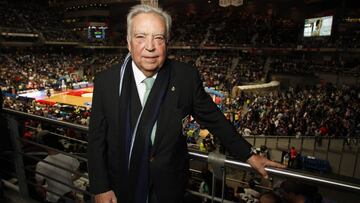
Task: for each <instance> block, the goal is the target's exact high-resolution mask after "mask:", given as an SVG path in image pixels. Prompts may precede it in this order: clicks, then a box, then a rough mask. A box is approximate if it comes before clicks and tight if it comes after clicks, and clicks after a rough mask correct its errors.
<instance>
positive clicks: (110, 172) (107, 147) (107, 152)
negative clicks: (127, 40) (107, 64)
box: [88, 59, 251, 203]
mask: <svg viewBox="0 0 360 203" xmlns="http://www.w3.org/2000/svg"><path fill="white" fill-rule="evenodd" d="M129 64H131V62H129ZM164 66H167V67H169V68H170V69H171V75H170V82H169V86H168V90H167V92H166V97H165V100H164V103H163V105H162V106H161V109H160V114H159V118H158V120H157V131H156V136H155V141H154V146H153V158H152V159H151V162H150V176H151V179H152V181H153V187H154V191H155V194H156V195H157V198H158V199H159V202H166V203H169V202H181V200H182V197H183V194H184V190H185V186H186V183H187V178H188V173H189V172H188V171H189V170H188V167H189V164H188V150H187V144H186V137H185V136H183V134H182V119H183V118H184V117H186V116H187V115H192V116H193V117H194V118H195V119H196V120H197V121H198V122H199V123H200V124H201V125H203V126H205V127H206V128H207V129H208V130H209V131H210V132H211V133H212V134H214V135H215V136H217V137H218V138H219V139H220V140H221V141H222V143H223V144H224V146H225V147H226V149H227V150H229V151H230V152H231V153H232V155H233V156H235V157H238V158H239V159H240V160H242V161H245V159H246V157H247V156H248V154H249V152H250V148H251V145H250V144H249V143H248V142H246V141H245V140H244V139H243V138H242V137H241V136H240V135H239V134H238V133H237V132H236V130H235V128H234V127H233V126H232V125H231V123H230V122H229V121H228V120H227V119H226V118H225V117H224V115H223V113H222V112H221V111H220V110H219V108H218V107H217V106H216V105H215V104H214V103H213V102H212V100H211V98H210V96H209V95H208V94H207V93H206V92H205V90H204V87H203V85H202V81H201V80H200V76H199V73H198V72H197V70H196V69H195V68H193V67H191V66H189V65H186V64H184V63H180V62H176V61H172V60H169V59H168V60H166V62H165V63H164ZM120 67H121V66H120V65H119V64H118V65H115V66H113V67H112V68H110V69H109V70H106V71H104V72H102V73H100V74H99V75H97V76H96V79H95V88H94V95H93V103H92V110H91V111H92V112H91V120H90V130H89V139H88V141H89V144H88V159H89V161H88V166H89V178H90V188H91V189H90V190H91V192H92V193H95V194H98V193H102V192H106V191H108V190H114V191H115V192H116V194H117V198H118V201H119V202H121V191H122V189H123V188H124V187H126V186H122V185H121V183H122V178H121V176H120V173H119V166H120V165H122V164H127V163H121V160H120V158H119V154H120V153H121V150H120V146H123V145H122V143H121V141H120V140H121V139H120V137H121V136H122V135H121V134H119V132H120V130H119V129H118V126H119V125H118V122H119V114H120V113H121V112H118V111H119V110H118V109H119V105H118V102H119V101H118V98H119V80H120V79H119V77H120Z"/></svg>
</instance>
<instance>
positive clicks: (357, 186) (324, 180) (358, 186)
mask: <svg viewBox="0 0 360 203" xmlns="http://www.w3.org/2000/svg"><path fill="white" fill-rule="evenodd" d="M3 110H4V112H5V113H8V114H12V115H16V116H21V117H25V118H31V119H35V120H40V121H45V122H49V123H52V124H56V125H59V126H64V127H71V128H74V129H76V130H79V131H82V132H88V127H86V126H81V125H77V124H73V123H68V122H64V121H58V120H54V119H50V118H45V117H41V116H38V115H33V114H29V113H25V112H20V111H16V110H12V109H8V108H4V109H3ZM189 155H190V156H191V157H195V158H200V159H202V160H206V161H207V160H208V155H207V154H203V153H199V152H196V151H190V152H189ZM225 165H226V166H236V167H240V168H244V169H250V168H251V166H250V165H249V164H247V163H244V162H239V161H235V160H232V159H229V157H228V158H226V159H225ZM266 171H267V172H269V173H270V174H274V175H279V176H285V177H288V178H296V179H302V180H307V181H312V182H315V183H320V184H327V185H331V186H337V187H341V188H343V189H347V190H357V191H360V183H349V182H345V181H341V180H338V179H335V178H329V177H320V176H315V175H312V174H308V173H303V172H299V171H294V170H288V169H276V168H270V167H267V168H266Z"/></svg>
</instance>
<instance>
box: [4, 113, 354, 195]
mask: <svg viewBox="0 0 360 203" xmlns="http://www.w3.org/2000/svg"><path fill="white" fill-rule="evenodd" d="M3 112H4V113H5V114H6V115H7V118H8V121H9V125H10V130H11V136H12V141H13V142H14V143H15V151H16V154H18V156H17V158H16V159H15V165H16V175H17V179H18V186H13V187H15V188H17V187H18V188H19V192H20V193H21V194H22V195H24V196H28V189H27V184H26V183H27V182H28V181H29V180H27V179H26V176H25V167H24V165H23V159H22V158H23V156H27V155H25V154H24V153H23V152H22V151H21V148H20V147H19V146H20V142H27V143H31V144H34V145H37V146H39V147H43V148H45V149H46V148H48V147H47V146H41V144H38V143H36V142H32V141H28V140H25V141H24V140H22V139H20V137H21V136H20V133H19V123H18V120H22V119H29V120H35V121H39V122H46V123H49V124H53V125H56V126H59V127H63V128H72V129H74V130H77V131H79V132H82V133H87V132H88V127H86V126H82V125H77V124H73V123H68V122H63V121H58V120H54V119H50V118H45V117H42V116H37V115H33V114H29V113H25V112H20V111H16V110H12V109H4V110H3ZM72 139H74V138H72ZM81 142H83V143H85V141H81ZM62 153H64V152H62ZM66 155H69V156H72V157H74V158H77V159H80V160H83V161H87V160H86V158H84V157H79V156H75V155H73V154H70V153H66ZM189 155H190V157H191V158H192V159H196V160H199V161H205V162H208V164H209V165H211V167H212V168H213V170H214V173H213V174H214V175H213V180H214V177H215V176H216V172H215V170H216V168H217V169H220V171H222V174H221V175H220V176H222V177H220V179H221V181H222V187H224V185H225V182H226V174H225V170H222V168H224V167H232V168H237V169H241V170H246V171H249V170H252V169H251V167H250V165H249V164H247V163H244V162H239V161H236V160H233V159H231V158H229V157H225V156H223V157H221V156H220V157H219V156H218V155H216V157H215V158H214V157H213V156H214V155H213V154H206V153H202V152H198V151H190V152H189ZM214 160H215V161H214ZM266 171H267V172H268V173H269V174H270V175H273V176H278V177H281V178H283V179H287V178H289V179H296V180H300V181H307V182H311V183H312V184H316V185H326V186H330V187H334V188H336V189H338V190H345V191H355V192H356V193H359V192H360V183H354V182H350V181H344V180H342V179H341V177H340V178H339V177H324V176H320V175H319V174H317V175H316V174H310V173H307V172H305V171H299V170H288V169H276V168H270V167H269V168H266ZM72 172H74V173H76V171H72ZM80 175H82V176H83V177H85V178H87V177H86V176H84V175H83V174H80ZM217 176H218V178H219V175H217ZM213 187H214V184H213ZM73 189H74V190H77V191H79V192H83V193H84V194H86V195H91V194H90V193H88V192H87V191H84V190H79V189H78V188H73ZM212 191H213V192H214V190H212ZM190 193H191V194H193V195H197V196H201V197H205V198H209V199H212V201H220V202H229V201H225V200H224V194H222V197H220V198H219V197H215V196H214V193H213V194H211V195H207V194H202V193H199V192H197V191H190ZM91 199H93V198H91Z"/></svg>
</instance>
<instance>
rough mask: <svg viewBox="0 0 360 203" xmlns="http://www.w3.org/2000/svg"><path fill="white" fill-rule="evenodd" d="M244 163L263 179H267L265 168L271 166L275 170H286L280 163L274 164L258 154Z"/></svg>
mask: <svg viewBox="0 0 360 203" xmlns="http://www.w3.org/2000/svg"><path fill="white" fill-rule="evenodd" d="M246 162H248V164H250V166H251V167H253V169H255V170H256V171H257V172H259V173H260V174H261V175H262V176H263V177H264V178H266V179H267V178H268V177H269V176H268V174H267V172H266V171H265V167H267V166H271V167H275V168H286V166H285V165H282V164H280V163H276V162H274V161H270V160H269V159H267V158H265V157H263V156H260V155H258V154H254V155H252V156H251V157H250V158H249V159H248V160H247V161H246Z"/></svg>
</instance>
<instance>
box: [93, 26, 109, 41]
mask: <svg viewBox="0 0 360 203" xmlns="http://www.w3.org/2000/svg"><path fill="white" fill-rule="evenodd" d="M107 29H108V28H107V27H106V26H89V27H88V39H89V40H90V41H103V40H105V39H106V30H107Z"/></svg>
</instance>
